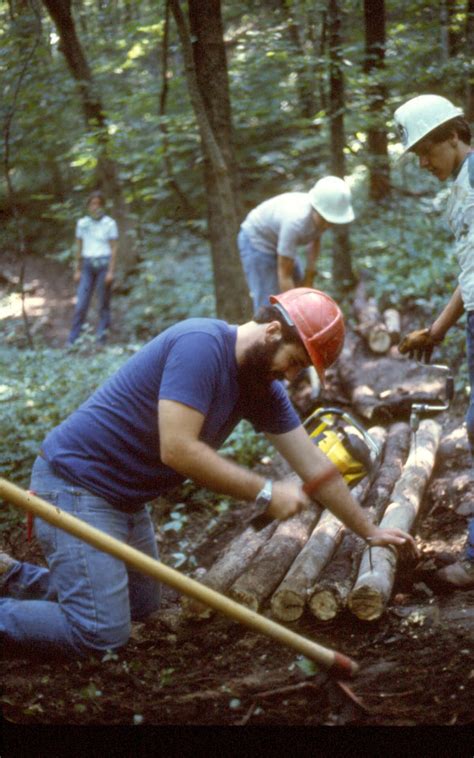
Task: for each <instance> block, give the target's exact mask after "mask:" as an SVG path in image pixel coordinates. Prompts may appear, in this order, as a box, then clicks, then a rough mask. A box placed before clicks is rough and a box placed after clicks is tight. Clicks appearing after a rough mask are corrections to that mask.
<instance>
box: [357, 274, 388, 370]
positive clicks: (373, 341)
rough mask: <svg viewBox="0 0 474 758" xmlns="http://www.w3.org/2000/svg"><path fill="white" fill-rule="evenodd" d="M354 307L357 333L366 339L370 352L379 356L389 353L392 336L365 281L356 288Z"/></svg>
mask: <svg viewBox="0 0 474 758" xmlns="http://www.w3.org/2000/svg"><path fill="white" fill-rule="evenodd" d="M353 307H354V312H355V314H356V316H357V319H358V322H359V323H358V325H357V327H356V331H357V332H358V333H359V334H360V335H361V336H362V337H363V338H364V340H365V341H366V343H367V345H368V347H369V348H370V350H371V351H372V352H373V353H376V354H377V355H384V354H385V353H387V352H388V351H389V350H390V347H391V345H392V341H391V338H390V334H389V333H388V330H387V326H386V324H385V322H384V320H383V318H382V314H381V313H380V311H379V308H378V305H377V301H376V299H375V298H374V297H368V296H367V293H366V286H365V282H364V280H363V279H361V281H360V282H359V284H358V285H357V287H356V291H355V295H354V301H353Z"/></svg>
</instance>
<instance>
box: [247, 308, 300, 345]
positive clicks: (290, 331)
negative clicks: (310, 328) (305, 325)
mask: <svg viewBox="0 0 474 758" xmlns="http://www.w3.org/2000/svg"><path fill="white" fill-rule="evenodd" d="M253 320H254V321H256V322H257V324H269V323H270V322H271V321H279V322H280V324H281V336H282V337H283V339H284V340H285V342H291V343H294V344H296V345H303V342H302V341H301V338H300V336H299V334H298V332H297V330H296V329H295V327H294V326H290V324H288V323H287V322H286V321H285V317H284V316H283V314H282V313H281V311H279V310H278V308H275V306H274V305H262V306H261V307H260V308H259V309H258V311H257V312H256V314H255V316H254V317H253ZM303 347H304V345H303Z"/></svg>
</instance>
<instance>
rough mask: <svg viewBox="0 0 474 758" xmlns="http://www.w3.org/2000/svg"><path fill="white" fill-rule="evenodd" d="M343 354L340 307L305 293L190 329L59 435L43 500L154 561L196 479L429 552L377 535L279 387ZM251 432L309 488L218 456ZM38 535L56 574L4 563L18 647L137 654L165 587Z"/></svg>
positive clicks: (123, 375) (37, 470)
mask: <svg viewBox="0 0 474 758" xmlns="http://www.w3.org/2000/svg"><path fill="white" fill-rule="evenodd" d="M343 341H344V322H343V317H342V314H341V311H340V309H339V307H338V305H337V304H336V303H335V302H334V300H332V298H330V297H329V296H328V295H326V294H325V293H323V292H320V291H318V290H314V289H310V288H305V287H302V288H298V289H294V290H289V291H287V292H284V293H282V294H279V295H275V296H272V297H271V304H269V305H268V306H265V307H263V308H262V309H261V310H260V311H259V312H258V313H257V315H256V316H255V318H254V319H253V320H252V321H249V322H247V323H245V324H243V325H241V326H233V325H229V324H227V323H226V322H224V321H219V320H217V319H202V318H193V319H188V320H186V321H183V322H181V323H178V324H176V325H174V326H172V327H170V328H169V329H167V330H166V331H164V332H162V333H161V334H160V335H159V336H157V337H155V338H154V339H153V340H151V341H150V342H149V343H148V344H146V345H145V346H144V347H143V348H142V349H141V350H140V351H139V352H137V353H136V354H135V355H134V356H133V357H132V358H130V359H129V360H128V361H127V362H126V363H125V364H124V365H123V366H122V368H121V369H119V371H117V372H116V373H115V374H114V375H113V376H111V377H110V378H109V379H108V380H107V381H106V382H105V384H103V385H102V387H100V388H99V389H98V390H97V391H96V392H94V394H93V395H92V396H91V397H90V398H89V399H88V400H87V401H86V402H85V403H84V404H83V405H81V406H80V407H79V408H78V409H77V410H76V411H75V412H74V413H72V414H71V416H69V418H67V419H66V420H65V421H64V422H63V423H62V424H60V425H59V426H57V427H56V428H55V429H53V430H52V431H51V432H50V433H49V434H48V436H47V437H46V439H45V440H44V442H43V444H42V446H41V450H40V454H39V456H38V458H37V459H36V461H35V464H34V467H33V472H32V479H31V489H32V490H33V491H34V492H35V493H36V494H37V495H39V496H40V497H42V498H44V499H45V500H48V501H50V502H52V503H53V504H55V505H57V506H58V507H60V508H62V509H63V510H65V511H67V512H72V513H74V515H76V516H78V517H79V518H81V519H84V520H85V521H86V522H88V523H89V524H91V525H93V526H95V527H97V528H99V529H102V530H103V531H105V532H107V533H109V534H111V535H112V536H114V537H116V538H117V539H120V540H123V541H125V542H128V544H130V545H132V546H133V547H135V548H137V549H139V550H141V551H143V552H145V553H147V554H148V555H150V556H152V557H154V558H157V557H158V553H157V546H156V538H155V533H154V529H153V525H152V521H151V519H150V515H149V512H148V509H147V508H146V503H148V502H150V501H151V500H154V499H155V498H156V497H158V496H159V495H162V494H163V493H165V492H166V491H167V490H168V489H169V488H170V487H175V486H176V485H178V484H180V483H181V482H183V481H184V480H185V479H188V478H189V479H192V480H194V481H196V482H199V484H201V485H202V486H204V487H207V488H208V489H210V490H213V491H214V492H219V493H222V494H226V495H229V496H231V497H234V498H236V499H238V500H248V501H256V502H257V504H258V505H259V508H260V512H266V514H267V515H268V516H269V517H271V518H275V519H287V518H289V517H290V516H293V515H294V514H295V513H297V512H298V511H300V510H301V509H302V508H306V507H309V506H310V503H311V499H312V498H316V497H317V500H318V502H319V503H320V504H321V505H322V506H325V507H327V508H329V509H330V510H331V511H333V513H335V514H336V515H337V516H338V517H339V518H340V519H341V520H342V521H343V522H344V523H345V524H346V525H347V526H348V527H349V528H350V529H352V530H353V531H354V532H356V533H357V534H358V535H360V536H361V537H362V538H364V539H367V540H370V541H371V543H372V544H373V545H394V546H402V545H408V546H410V547H411V548H412V549H414V550H415V549H416V548H415V544H414V540H413V538H412V537H411V536H410V535H409V534H407V533H405V532H403V531H402V530H400V529H381V528H379V527H377V526H376V525H375V524H373V523H371V521H370V520H369V518H368V516H367V514H366V513H365V512H364V511H363V510H362V509H361V508H360V507H359V505H358V504H357V503H356V501H355V500H354V499H353V498H352V496H351V494H350V492H349V489H348V487H347V485H346V484H345V482H344V480H343V478H342V476H341V475H340V473H339V471H338V469H337V468H336V467H335V466H334V465H333V464H332V463H331V462H330V461H329V459H328V458H327V457H326V456H325V455H324V453H323V452H321V450H320V449H319V448H318V447H317V445H315V444H313V442H312V441H311V440H310V438H309V436H308V434H307V432H306V430H305V429H304V428H303V426H302V425H301V422H300V420H299V418H298V416H297V414H296V413H295V411H294V409H293V407H292V405H291V403H290V401H289V399H288V397H287V394H286V392H285V390H284V388H283V386H282V383H281V381H278V380H280V379H282V378H286V379H288V380H291V379H293V378H294V377H295V376H296V374H297V373H298V372H299V371H300V370H301V369H302V368H305V367H307V366H310V365H314V367H315V368H316V370H317V372H318V374H319V376H320V378H321V380H323V379H324V371H325V369H327V368H328V366H330V365H331V364H332V363H333V362H334V361H335V360H336V358H337V357H338V355H339V353H340V351H341V349H342V346H343ZM241 419H247V420H248V421H250V422H251V423H252V424H253V426H254V427H255V429H256V430H257V431H261V432H263V433H264V434H266V436H267V437H268V439H269V440H270V441H271V442H272V443H273V444H274V446H275V447H276V448H277V449H278V450H279V452H280V453H281V454H282V455H283V456H284V457H285V458H286V460H287V461H288V462H289V464H290V465H291V467H292V468H293V469H294V471H295V472H296V473H297V474H298V475H299V477H300V478H301V479H302V480H303V482H304V484H303V487H301V486H300V485H299V484H298V483H296V482H294V481H271V480H270V479H267V480H266V479H265V477H263V476H262V475H261V474H258V473H256V472H254V471H251V470H249V469H247V468H244V467H242V466H240V465H238V464H237V463H234V462H233V461H231V460H229V459H228V458H225V457H223V456H222V455H220V454H219V453H218V452H217V451H218V448H219V447H220V446H221V445H222V443H223V442H224V441H225V439H226V438H227V437H228V435H229V434H230V432H231V431H232V429H233V428H234V427H235V426H236V424H237V423H238V422H239V421H240V420H241ZM36 534H37V537H38V539H39V541H40V543H41V545H42V548H43V551H44V554H45V557H46V559H47V562H48V568H47V569H46V568H42V567H39V566H32V565H31V564H25V563H21V562H19V561H14V560H13V559H12V558H10V557H9V556H6V555H4V556H3V564H2V569H3V573H2V574H1V575H0V589H1V590H2V591H1V593H0V594H1V595H2V597H1V598H0V637H1V638H2V642H3V643H4V644H7V645H12V646H14V647H15V646H20V647H21V648H22V649H23V650H24V649H25V648H26V649H31V650H33V651H36V652H37V651H38V650H45V649H46V650H60V651H62V652H66V653H68V654H69V655H87V654H88V653H90V652H91V651H105V650H108V649H116V648H119V647H121V646H122V645H124V644H125V643H126V642H127V640H128V638H129V635H130V628H131V626H130V625H131V620H138V619H141V618H143V617H144V616H146V615H147V614H149V613H150V612H152V611H154V610H156V609H157V607H158V605H159V585H157V584H156V583H155V582H154V581H153V580H152V579H150V578H149V577H146V576H143V575H141V574H138V573H137V572H133V571H131V570H129V569H127V566H126V565H125V564H124V563H122V562H121V561H119V560H117V559H116V558H113V557H112V556H110V555H108V554H106V553H102V552H100V551H98V550H96V549H95V548H92V547H91V546H90V545H88V544H86V543H84V542H82V541H80V540H78V539H76V538H75V537H72V536H71V535H69V534H68V533H67V532H63V531H61V530H59V529H56V528H55V527H53V526H51V525H49V524H48V523H45V522H43V521H41V520H39V519H37V520H36ZM0 571H1V569H0ZM33 598H34V599H33Z"/></svg>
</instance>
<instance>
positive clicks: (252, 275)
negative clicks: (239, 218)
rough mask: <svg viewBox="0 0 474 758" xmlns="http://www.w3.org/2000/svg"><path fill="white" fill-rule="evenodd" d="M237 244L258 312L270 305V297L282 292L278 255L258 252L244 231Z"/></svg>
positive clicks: (255, 309) (254, 305) (240, 233)
mask: <svg viewBox="0 0 474 758" xmlns="http://www.w3.org/2000/svg"><path fill="white" fill-rule="evenodd" d="M237 243H238V246H239V252H240V260H241V261H242V268H243V270H244V274H245V278H246V279H247V284H248V288H249V292H250V297H251V298H252V302H253V307H254V311H257V310H258V309H259V308H260V307H261V306H262V305H268V303H269V300H268V296H269V295H273V294H275V293H278V292H279V291H280V288H279V285H278V272H277V258H276V255H271V254H270V253H262V252H261V251H259V250H256V249H255V248H254V247H253V246H252V244H251V242H250V239H249V237H248V235H247V233H246V232H244V230H243V229H241V230H240V232H239V236H238V238H237Z"/></svg>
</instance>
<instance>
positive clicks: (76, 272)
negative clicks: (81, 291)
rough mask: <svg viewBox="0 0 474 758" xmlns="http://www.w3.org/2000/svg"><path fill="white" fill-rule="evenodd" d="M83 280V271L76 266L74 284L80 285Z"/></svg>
mask: <svg viewBox="0 0 474 758" xmlns="http://www.w3.org/2000/svg"><path fill="white" fill-rule="evenodd" d="M80 279H81V269H80V267H79V266H76V268H75V269H74V284H79V281H80Z"/></svg>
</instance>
